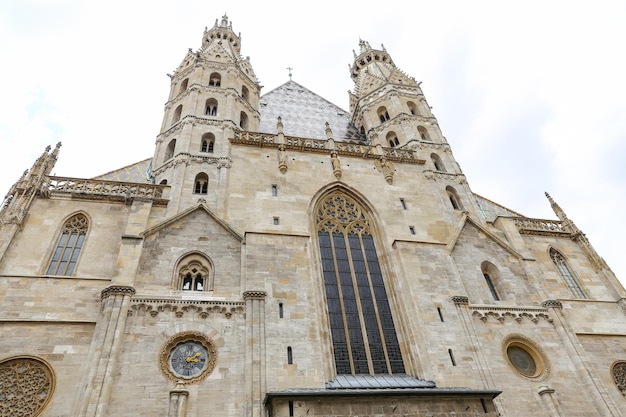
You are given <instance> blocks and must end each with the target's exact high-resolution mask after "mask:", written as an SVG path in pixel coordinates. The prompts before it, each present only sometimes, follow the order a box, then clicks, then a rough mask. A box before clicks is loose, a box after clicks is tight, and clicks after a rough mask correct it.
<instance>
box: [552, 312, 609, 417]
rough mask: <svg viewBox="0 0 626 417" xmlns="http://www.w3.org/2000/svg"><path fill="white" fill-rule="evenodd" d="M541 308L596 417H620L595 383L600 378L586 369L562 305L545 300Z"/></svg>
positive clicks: (607, 397) (582, 349) (607, 395)
mask: <svg viewBox="0 0 626 417" xmlns="http://www.w3.org/2000/svg"><path fill="white" fill-rule="evenodd" d="M541 306H542V307H543V308H546V309H548V311H550V315H551V316H552V317H554V322H553V323H554V327H555V329H556V332H557V333H558V335H559V337H560V338H561V342H562V344H563V349H564V350H565V353H566V354H567V356H569V358H570V359H571V360H572V362H573V364H574V366H575V367H576V371H577V373H578V375H579V378H580V380H581V382H582V383H583V384H584V385H585V386H586V387H588V389H587V393H588V395H589V396H590V397H591V399H592V401H593V403H594V405H595V408H596V410H597V412H598V414H597V415H598V416H606V417H609V416H611V417H616V416H620V415H621V413H620V412H619V410H618V409H617V407H616V405H615V403H614V402H613V400H612V399H611V397H610V396H609V394H608V392H606V390H605V389H604V388H603V387H601V386H600V385H598V384H597V383H596V381H599V380H600V378H597V377H594V376H593V375H592V372H591V370H590V369H589V368H587V366H586V364H587V363H589V360H588V359H587V355H586V353H585V350H584V348H583V347H582V345H581V344H580V341H579V340H578V338H577V337H576V334H575V333H574V332H573V331H572V329H571V328H570V327H569V324H568V323H567V320H566V318H565V315H564V314H563V304H561V302H560V301H559V300H546V301H544V302H543V303H541Z"/></svg>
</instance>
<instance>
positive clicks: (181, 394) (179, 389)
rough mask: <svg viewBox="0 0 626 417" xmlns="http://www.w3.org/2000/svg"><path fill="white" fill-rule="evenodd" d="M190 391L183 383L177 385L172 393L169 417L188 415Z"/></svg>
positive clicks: (179, 382)
mask: <svg viewBox="0 0 626 417" xmlns="http://www.w3.org/2000/svg"><path fill="white" fill-rule="evenodd" d="M188 398H189V391H187V390H186V389H185V386H184V385H183V383H182V382H181V381H178V382H177V383H176V387H175V388H174V389H173V390H171V391H170V407H169V411H168V412H167V417H185V416H186V415H187V399H188Z"/></svg>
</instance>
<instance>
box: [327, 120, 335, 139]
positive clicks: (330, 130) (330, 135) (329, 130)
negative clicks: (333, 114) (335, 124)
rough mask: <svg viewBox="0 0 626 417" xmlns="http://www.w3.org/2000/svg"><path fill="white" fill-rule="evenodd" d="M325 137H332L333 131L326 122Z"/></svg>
mask: <svg viewBox="0 0 626 417" xmlns="http://www.w3.org/2000/svg"><path fill="white" fill-rule="evenodd" d="M326 138H327V139H332V138H333V131H332V129H331V128H330V123H328V122H326Z"/></svg>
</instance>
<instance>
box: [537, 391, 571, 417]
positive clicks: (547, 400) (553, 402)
mask: <svg viewBox="0 0 626 417" xmlns="http://www.w3.org/2000/svg"><path fill="white" fill-rule="evenodd" d="M537 393H538V394H539V397H540V398H541V400H542V402H543V405H544V407H545V408H546V410H548V415H549V416H550V417H565V415H564V414H563V411H561V406H560V405H559V402H558V400H557V398H556V396H555V395H554V389H553V388H550V387H549V386H547V385H542V386H540V387H539V389H538V390H537Z"/></svg>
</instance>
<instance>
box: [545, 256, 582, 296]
mask: <svg viewBox="0 0 626 417" xmlns="http://www.w3.org/2000/svg"><path fill="white" fill-rule="evenodd" d="M550 259H552V262H553V263H554V266H555V267H556V269H557V270H558V271H559V273H560V274H561V278H563V281H564V282H565V285H567V288H568V289H569V290H570V292H571V293H572V295H573V296H574V297H576V298H587V295H585V293H584V292H583V290H582V288H581V287H580V285H579V284H578V281H577V280H576V277H575V276H574V274H573V273H572V270H571V269H570V267H569V264H568V263H567V261H566V260H565V257H564V256H563V255H562V254H561V252H559V251H558V250H556V249H554V248H550Z"/></svg>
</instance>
